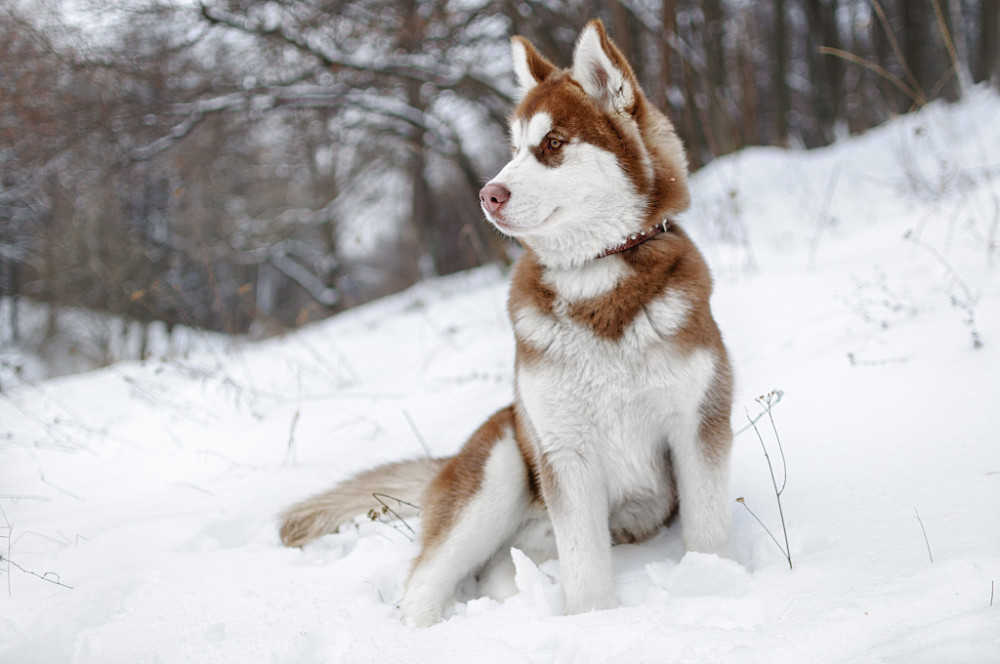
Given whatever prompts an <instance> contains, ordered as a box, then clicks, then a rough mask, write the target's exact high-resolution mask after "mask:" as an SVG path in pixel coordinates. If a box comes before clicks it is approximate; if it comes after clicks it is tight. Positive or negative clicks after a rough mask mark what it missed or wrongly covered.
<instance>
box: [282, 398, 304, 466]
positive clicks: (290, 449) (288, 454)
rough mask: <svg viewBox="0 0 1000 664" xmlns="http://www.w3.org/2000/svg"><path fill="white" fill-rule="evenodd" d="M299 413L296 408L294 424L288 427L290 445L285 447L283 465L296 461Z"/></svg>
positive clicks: (293, 417) (293, 418)
mask: <svg viewBox="0 0 1000 664" xmlns="http://www.w3.org/2000/svg"><path fill="white" fill-rule="evenodd" d="M299 414H300V411H298V410H296V411H295V414H294V415H293V416H292V425H291V426H290V427H289V429H288V445H287V446H286V447H285V458H284V460H283V461H282V462H281V463H282V465H288V464H289V463H295V427H296V426H297V425H298V423H299Z"/></svg>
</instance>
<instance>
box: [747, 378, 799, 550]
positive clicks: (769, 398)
mask: <svg viewBox="0 0 1000 664" xmlns="http://www.w3.org/2000/svg"><path fill="white" fill-rule="evenodd" d="M778 395H780V392H778V391H773V392H771V393H769V394H767V395H762V396H760V397H758V398H757V399H756V401H757V403H759V404H761V405H762V406H764V409H765V412H764V413H761V415H759V416H758V417H757V418H756V419H751V418H750V413H747V419H748V420H750V426H752V427H753V430H754V433H756V434H757V439H758V440H759V441H760V447H761V449H762V450H764V459H765V460H766V461H767V470H768V473H769V474H770V475H771V484H772V485H773V486H774V497H775V500H776V501H777V503H778V517H779V518H780V519H781V532H782V533H783V534H784V537H785V546H784V547H782V546H781V544H779V543H778V539H777V538H776V537H775V536H774V534H773V533H772V532H771V531H770V529H768V527H767V526H765V525H764V523H763V522H762V521H761V520H760V518H758V517H757V515H756V514H754V513H753V511H752V510H751V509H750V508H749V507H748V506H747V504H746V501H745V500H744V499H743V498H742V497H741V498H737V499H736V502H738V503H740V504H742V505H743V507H744V508H746V510H747V511H748V512H750V515H751V516H753V518H754V519H756V520H757V523H759V524H760V525H761V526H762V527H763V528H764V530H765V531H766V532H767V534H768V535H770V537H771V539H772V540H773V541H774V543H775V544H777V545H778V549H779V550H780V551H781V553H783V554H784V555H785V559H786V560H787V561H788V569H794V567H793V565H792V554H791V547H790V546H789V545H788V528H787V527H786V525H785V512H784V509H783V508H782V506H781V494H782V493H784V491H785V486H786V484H787V483H788V466H787V465H786V464H785V450H784V449H783V448H782V446H781V438H780V437H779V436H778V428H777V426H775V423H774V417H773V415H771V406H772V405H774V404H775V403H777V401H775V400H774V397H775V396H778ZM765 413H766V414H767V416H768V418H769V419H770V421H771V428H772V430H773V431H774V438H775V441H776V442H777V444H778V451H779V453H780V454H781V466H782V480H781V488H780V489H779V488H778V479H777V478H776V477H775V475H774V466H773V465H772V464H771V456H770V455H769V454H768V453H767V445H765V444H764V437H763V436H761V435H760V431H759V430H758V429H757V420H759V419H760V418H761V417H762V416H763V415H764V414H765Z"/></svg>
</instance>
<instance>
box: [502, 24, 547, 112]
mask: <svg viewBox="0 0 1000 664" xmlns="http://www.w3.org/2000/svg"><path fill="white" fill-rule="evenodd" d="M510 50H511V54H512V55H513V57H514V77H515V78H516V79H517V96H518V98H519V99H523V98H524V95H526V94H528V92H529V91H530V90H531V89H532V88H533V87H535V86H536V85H538V84H539V83H541V82H542V80H543V79H544V78H545V77H546V76H548V75H549V73H550V72H551V71H552V70H553V69H555V68H556V66H555V65H554V64H552V63H551V62H549V61H548V60H546V59H545V58H544V57H542V56H541V55H540V54H539V53H538V51H536V50H535V47H534V46H532V45H531V42H530V41H528V40H527V39H525V38H524V37H511V40H510Z"/></svg>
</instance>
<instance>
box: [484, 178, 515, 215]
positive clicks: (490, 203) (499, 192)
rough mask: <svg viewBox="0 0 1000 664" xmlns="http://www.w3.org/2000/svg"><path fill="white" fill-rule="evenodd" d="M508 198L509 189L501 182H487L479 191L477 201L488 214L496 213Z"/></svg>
mask: <svg viewBox="0 0 1000 664" xmlns="http://www.w3.org/2000/svg"><path fill="white" fill-rule="evenodd" d="M508 198H510V189H508V188H507V187H505V186H503V185H502V184H488V185H486V186H485V187H483V188H482V189H481V190H480V191H479V202H480V203H482V204H483V207H484V208H485V209H486V210H488V211H489V212H490V214H497V213H498V212H500V208H502V207H503V206H504V203H506V202H507V199H508Z"/></svg>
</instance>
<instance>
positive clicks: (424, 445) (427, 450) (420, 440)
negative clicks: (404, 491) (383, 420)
mask: <svg viewBox="0 0 1000 664" xmlns="http://www.w3.org/2000/svg"><path fill="white" fill-rule="evenodd" d="M403 417H405V418H406V423H407V424H409V425H410V429H411V430H412V431H413V435H414V436H416V437H417V442H418V443H420V447H421V448H423V450H424V454H425V455H427V458H428V459H430V458H431V456H432V455H431V448H430V447H428V446H427V441H426V440H424V437H423V436H421V435H420V429H418V428H417V424H416V422H414V421H413V417H412V416H411V415H410V412H409V411H408V410H406V409H405V408H404V409H403ZM400 502H402V501H400Z"/></svg>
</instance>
